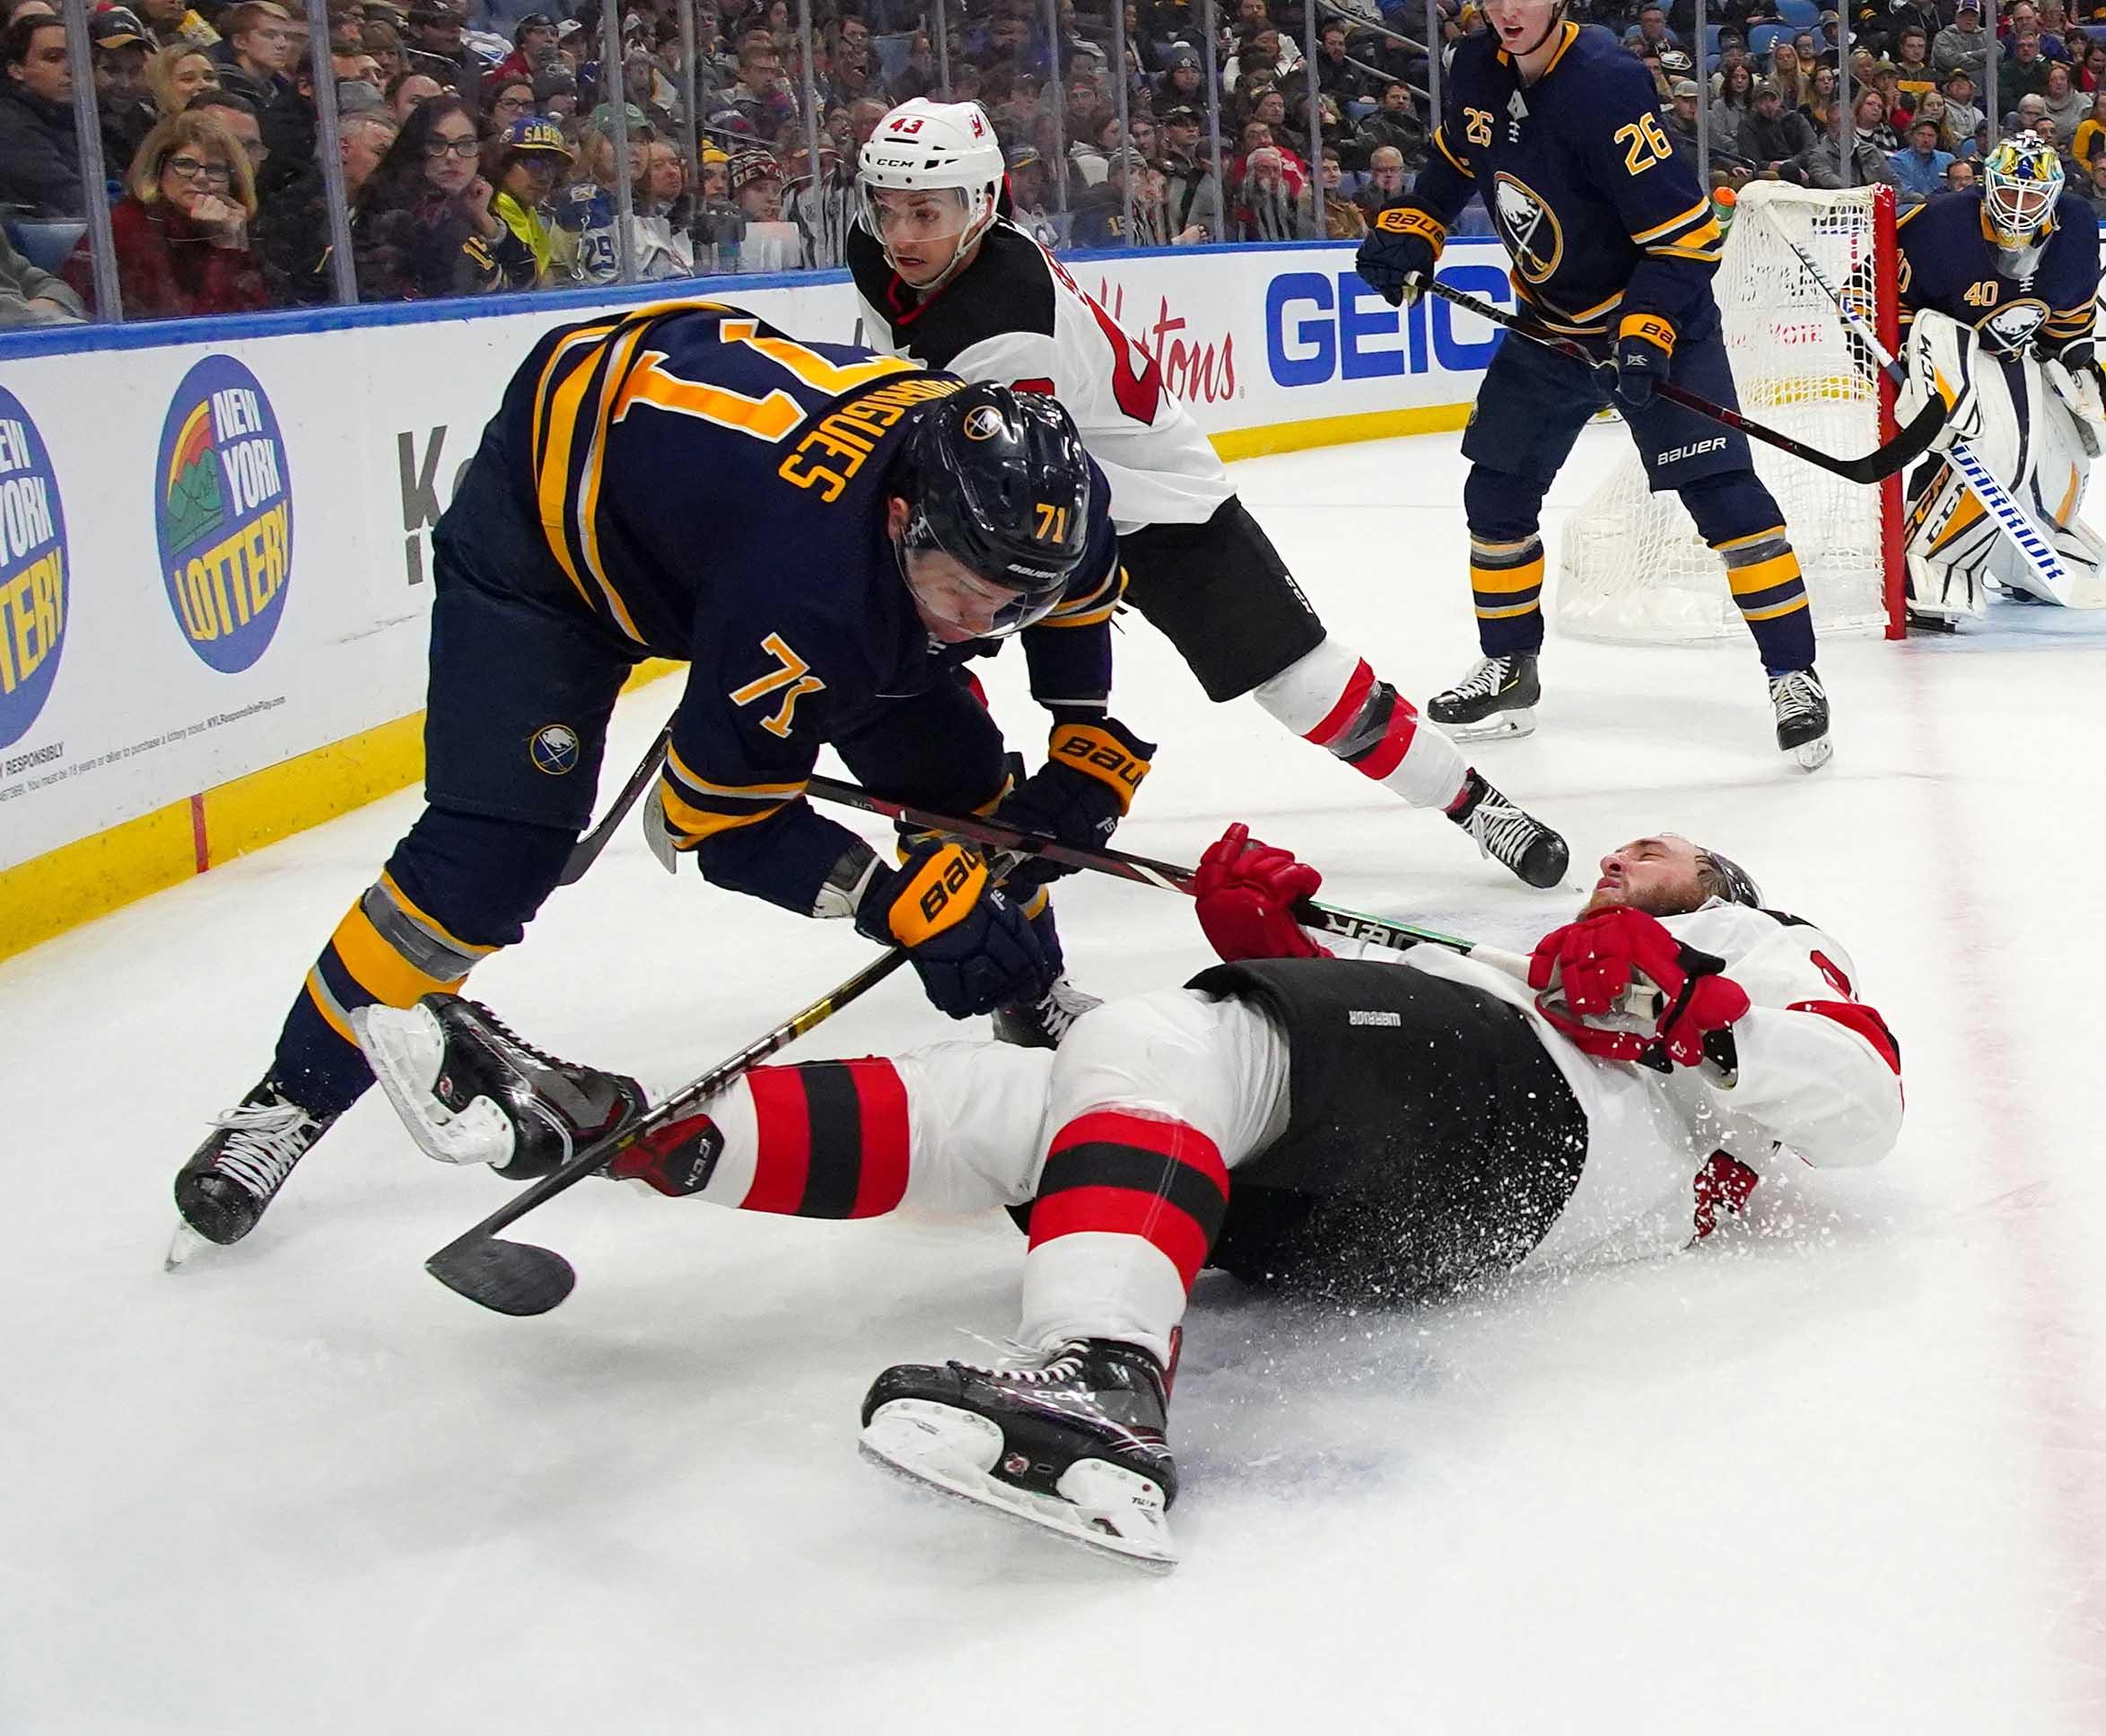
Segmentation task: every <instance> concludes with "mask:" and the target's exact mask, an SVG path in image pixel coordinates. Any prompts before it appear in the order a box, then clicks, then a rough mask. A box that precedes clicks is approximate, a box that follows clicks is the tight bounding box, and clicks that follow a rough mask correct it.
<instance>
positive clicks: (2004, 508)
mask: <svg viewBox="0 0 2106 1736" xmlns="http://www.w3.org/2000/svg"><path fill="white" fill-rule="evenodd" d="M1777 227H1778V232H1779V233H1782V232H1783V231H1782V226H1781V225H1778V226H1777ZM1784 240H1785V245H1786V246H1787V247H1788V248H1790V249H1791V250H1792V251H1793V252H1794V253H1796V255H1797V256H1798V258H1799V266H1800V268H1801V269H1802V270H1803V271H1805V274H1806V275H1807V276H1809V277H1811V278H1812V279H1813V282H1814V284H1816V285H1817V286H1818V287H1819V289H1820V291H1821V292H1822V294H1823V295H1825V296H1827V297H1828V299H1829V300H1830V301H1833V302H1834V303H1835V308H1836V312H1837V313H1838V314H1839V315H1840V316H1841V317H1842V321H1843V324H1844V326H1845V327H1848V329H1849V330H1850V331H1851V332H1853V333H1855V334H1856V336H1857V340H1858V342H1859V343H1861V344H1863V345H1865V347H1866V351H1867V352H1868V353H1870V354H1871V356H1872V358H1873V360H1874V362H1877V363H1878V364H1879V371H1880V372H1882V373H1883V374H1884V375H1885V376H1886V378H1887V379H1888V381H1889V382H1890V383H1891V384H1892V385H1893V386H1894V387H1895V388H1897V389H1899V388H1901V387H1903V386H1905V385H1907V384H1908V383H1909V376H1908V373H1907V371H1905V370H1904V369H1903V368H1902V366H1901V362H1899V361H1898V360H1897V359H1896V358H1895V356H1894V353H1893V352H1892V351H1891V350H1889V349H1888V348H1887V346H1886V345H1884V344H1882V343H1881V342H1880V341H1879V334H1878V333H1877V332H1876V331H1874V329H1873V328H1872V327H1871V325H1870V323H1869V322H1868V321H1866V318H1864V316H1863V315H1862V314H1860V313H1858V312H1857V310H1856V309H1854V308H1853V307H1851V306H1850V304H1849V301H1848V299H1847V298H1846V297H1845V296H1844V295H1843V293H1842V292H1841V291H1839V289H1837V288H1836V286H1835V285H1834V284H1831V283H1830V282H1829V281H1828V277H1827V275H1826V274H1825V273H1824V272H1822V269H1821V267H1820V266H1818V265H1816V264H1815V263H1814V260H1813V255H1812V254H1810V253H1808V252H1807V251H1806V249H1805V248H1803V247H1801V246H1800V245H1799V243H1798V240H1797V239H1796V237H1794V236H1791V235H1786V236H1785V238H1784ZM1945 458H1946V461H1947V462H1948V463H1950V464H1951V465H1952V467H1953V469H1955V470H1957V471H1958V472H1959V473H1960V479H1961V480H1962V482H1964V483H1965V484H1967V487H1968V491H1969V492H1970V493H1972V494H1973V496H1974V498H1975V499H1976V500H1978V501H1979V502H1981V506H1982V510H1984V511H1985V512H1987V513H1988V515H1989V517H1990V518H1992V519H1995V520H1996V521H1997V528H1998V529H2000V530H2002V531H2003V533H2004V535H2005V536H2006V537H2009V538H2010V540H2011V545H2012V546H2013V547H2014V548H2015V549H2016V550H2017V551H2018V553H2019V554H2020V555H2021V556H2022V557H2023V559H2024V561H2025V563H2026V564H2027V565H2028V566H2030V567H2032V570H2033V571H2035V572H2037V573H2038V574H2039V575H2040V579H2041V581H2042V582H2043V583H2045V584H2047V585H2048V586H2049V587H2050V588H2054V587H2058V586H2064V585H2067V583H2068V581H2069V575H2068V574H2067V572H2066V571H2064V570H2063V566H2062V562H2061V560H2060V559H2059V557H2058V556H2057V554H2056V553H2055V550H2054V547H2053V545H2050V544H2049V541H2048V539H2047V538H2046V537H2043V536H2042V535H2041V534H2040V529H2039V528H2038V527H2037V526H2036V525H2034V523H2033V522H2032V519H2029V518H2027V517H2026V515H2025V512H2024V510H2023V508H2021V507H2020V506H2019V504H2018V502H2016V501H2014V500H2013V499H2012V498H2011V491H2010V490H2009V489H2007V488H2006V487H2005V486H2004V484H2002V483H2000V482H1998V481H1997V478H1996V475H1994V473H1992V472H1991V471H1990V469H1989V467H1988V466H1987V465H1985V464H1984V463H1983V462H1982V461H1981V460H1980V459H1979V458H1977V457H1976V456H1975V455H1974V452H1973V449H1971V447H1969V446H1968V445H1967V443H1966V442H1965V441H1954V442H1953V444H1952V445H1951V446H1949V447H1948V448H1946V449H1945Z"/></svg>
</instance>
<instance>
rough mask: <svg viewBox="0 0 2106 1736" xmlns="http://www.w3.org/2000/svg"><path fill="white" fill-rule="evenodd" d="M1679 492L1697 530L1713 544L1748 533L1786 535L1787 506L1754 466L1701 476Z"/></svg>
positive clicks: (1726, 541)
mask: <svg viewBox="0 0 2106 1736" xmlns="http://www.w3.org/2000/svg"><path fill="white" fill-rule="evenodd" d="M1680 493H1681V495H1682V505H1683V506H1685V507H1687V508H1688V509H1689V515H1690V517H1691V518H1692V519H1695V520H1696V523H1697V534H1698V535H1699V536H1700V537H1703V539H1704V540H1705V541H1706V542H1707V543H1708V544H1710V545H1711V546H1712V547H1713V548H1723V547H1725V546H1726V545H1727V544H1729V543H1735V542H1738V541H1740V540H1741V539H1742V538H1743V537H1757V536H1764V535H1774V536H1776V537H1779V538H1781V537H1783V536H1784V535H1785V529H1784V509H1783V508H1782V507H1780V506H1778V503H1777V496H1776V495H1774V494H1772V493H1770V490H1769V489H1768V488H1767V487H1766V486H1765V485H1764V484H1763V482H1762V479H1761V477H1760V476H1758V475H1756V474H1755V473H1754V472H1753V471H1752V470H1727V471H1725V472H1723V473H1721V474H1720V475H1716V476H1700V477H1698V478H1697V480H1696V481H1695V482H1692V483H1691V484H1689V485H1688V486H1687V487H1686V488H1683V489H1682V490H1681V491H1680Z"/></svg>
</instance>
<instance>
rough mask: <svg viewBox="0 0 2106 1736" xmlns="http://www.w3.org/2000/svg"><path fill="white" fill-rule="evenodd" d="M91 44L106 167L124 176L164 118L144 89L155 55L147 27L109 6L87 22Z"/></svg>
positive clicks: (121, 8) (132, 15) (124, 9)
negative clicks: (149, 63)
mask: <svg viewBox="0 0 2106 1736" xmlns="http://www.w3.org/2000/svg"><path fill="white" fill-rule="evenodd" d="M88 42H89V45H90V48H91V49H92V53H93V56H94V61H95V109H96V112H97V114H98V115H99V116H100V118H101V123H102V161H103V165H104V167H105V169H106V170H107V171H108V172H109V174H110V175H112V176H117V175H121V174H123V173H124V171H125V170H127V169H128V168H130V167H131V162H132V159H133V157H135V155H137V154H138V150H139V146H140V145H141V144H144V142H145V138H146V135H147V134H148V133H150V132H152V131H153V123H154V121H155V120H157V119H158V118H160V117H159V115H158V114H157V112H156V111H155V109H154V107H153V97H152V95H151V94H150V93H149V92H148V91H147V89H146V58H147V56H148V55H149V53H151V52H152V50H151V47H150V45H149V42H148V39H147V36H146V26H145V25H144V23H142V22H140V20H139V15H138V13H135V12H133V11H132V10H131V9H130V8H129V7H126V6H105V7H103V8H102V10H101V11H100V12H98V13H94V14H93V15H92V16H91V17H90V18H89V20H88Z"/></svg>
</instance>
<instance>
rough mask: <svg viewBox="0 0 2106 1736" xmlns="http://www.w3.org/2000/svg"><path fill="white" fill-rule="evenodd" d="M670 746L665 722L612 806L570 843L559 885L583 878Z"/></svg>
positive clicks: (669, 727) (670, 731)
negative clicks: (597, 822)
mask: <svg viewBox="0 0 2106 1736" xmlns="http://www.w3.org/2000/svg"><path fill="white" fill-rule="evenodd" d="M672 745H673V726H672V725H671V724H667V725H666V727H665V728H663V729H660V731H659V732H658V739H657V740H656V741H654V742H652V743H651V751H650V752H649V753H647V754H645V755H644V756H643V758H642V760H641V761H640V762H639V763H638V764H637V767H636V769H635V770H634V772H630V773H629V781H628V782H627V783H625V784H624V785H623V786H622V789H621V793H620V794H619V795H617V796H616V798H615V799H614V806H613V807H610V808H608V809H607V812H606V813H605V814H604V815H602V816H600V820H599V824H598V825H596V826H594V827H593V828H592V830H591V831H590V832H588V833H586V834H585V835H584V836H583V837H582V838H581V839H579V840H578V842H576V843H574V844H572V846H571V853H570V855H569V856H567V857H566V858H564V865H563V874H562V877H560V878H559V879H558V880H557V881H556V885H559V886H567V885H574V884H575V883H576V882H577V881H579V880H581V879H583V878H584V877H585V870H586V869H587V868H590V867H591V866H592V865H593V863H595V862H597V861H598V860H599V852H600V851H603V850H605V849H606V848H607V840H608V839H609V838H611V837H613V836H614V835H615V828H616V826H618V825H620V824H621V823H622V822H623V821H624V820H625V819H626V818H627V817H628V816H629V810H630V809H631V808H632V807H635V806H636V798H638V797H639V796H641V795H642V793H643V792H644V791H645V790H646V789H649V788H650V787H651V780H652V779H653V778H655V777H657V776H658V770H659V767H660V766H661V765H663V764H664V763H666V754H667V752H668V751H669V749H670V748H671V746H672Z"/></svg>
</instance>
